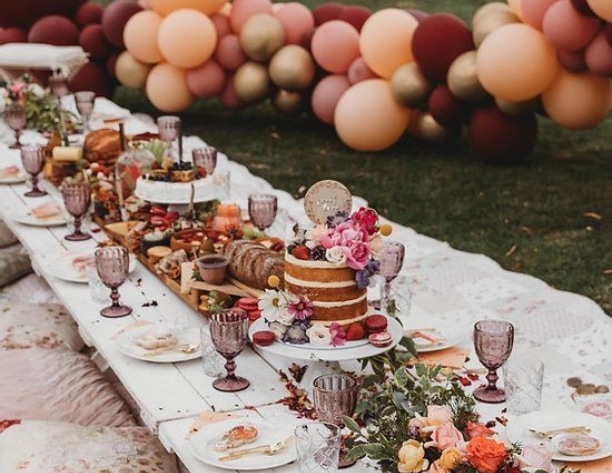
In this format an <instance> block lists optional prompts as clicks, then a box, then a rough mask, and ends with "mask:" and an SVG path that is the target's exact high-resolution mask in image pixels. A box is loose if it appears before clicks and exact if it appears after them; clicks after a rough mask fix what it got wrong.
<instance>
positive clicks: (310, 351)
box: [249, 318, 404, 361]
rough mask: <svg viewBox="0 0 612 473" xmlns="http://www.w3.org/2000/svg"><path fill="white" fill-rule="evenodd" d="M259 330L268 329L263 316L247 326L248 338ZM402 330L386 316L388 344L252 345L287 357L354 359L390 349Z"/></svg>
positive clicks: (278, 343)
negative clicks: (337, 345)
mask: <svg viewBox="0 0 612 473" xmlns="http://www.w3.org/2000/svg"><path fill="white" fill-rule="evenodd" d="M259 330H268V327H267V325H266V322H265V321H264V320H263V318H259V319H257V320H256V321H255V322H254V323H253V324H252V325H251V326H250V327H249V339H250V340H251V341H253V334H254V333H255V332H257V331H259ZM403 330H404V329H403V328H402V326H401V325H400V323H399V322H398V321H397V320H395V319H393V318H388V324H387V331H388V332H389V333H390V334H391V335H392V336H393V341H392V342H391V344H390V345H388V346H386V347H380V348H379V347H375V346H374V345H371V344H370V343H368V342H367V340H359V341H356V342H348V343H347V346H342V347H317V346H313V345H310V344H307V345H291V344H288V343H282V342H278V341H277V342H274V343H273V344H272V345H270V346H267V347H261V346H258V345H254V346H255V348H256V349H258V350H263V351H267V352H270V353H273V354H276V355H279V356H283V357H287V358H296V359H298V360H323V361H342V360H356V359H358V358H369V357H370V356H375V355H379V354H380V353H384V352H386V351H388V350H390V349H391V348H393V347H394V346H395V345H397V344H398V343H399V341H400V340H401V339H402V336H403V333H404V332H403ZM351 343H355V344H356V345H350V344H351Z"/></svg>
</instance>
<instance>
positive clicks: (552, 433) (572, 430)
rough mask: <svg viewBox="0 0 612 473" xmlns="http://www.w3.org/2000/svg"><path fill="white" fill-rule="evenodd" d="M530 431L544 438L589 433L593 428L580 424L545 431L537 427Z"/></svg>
mask: <svg viewBox="0 0 612 473" xmlns="http://www.w3.org/2000/svg"><path fill="white" fill-rule="evenodd" d="M529 432H531V433H532V434H533V435H535V436H536V437H538V438H542V439H549V440H550V439H552V438H553V437H556V436H557V435H559V434H565V433H568V434H588V433H590V432H591V429H589V428H588V427H585V426H583V425H578V426H576V427H564V428H561V429H553V430H546V431H544V432H542V431H539V430H536V429H529Z"/></svg>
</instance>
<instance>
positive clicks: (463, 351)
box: [418, 347, 471, 368]
mask: <svg viewBox="0 0 612 473" xmlns="http://www.w3.org/2000/svg"><path fill="white" fill-rule="evenodd" d="M470 351H471V349H470V348H467V347H450V348H446V349H445V350H439V351H433V352H428V353H419V356H418V361H420V362H422V363H425V364H427V365H442V366H445V367H448V368H463V365H464V363H465V361H466V360H467V357H468V355H469V354H470Z"/></svg>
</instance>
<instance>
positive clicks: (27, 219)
mask: <svg viewBox="0 0 612 473" xmlns="http://www.w3.org/2000/svg"><path fill="white" fill-rule="evenodd" d="M11 218H12V219H13V220H15V221H16V222H19V223H23V224H24V225H30V226H33V227H57V226H61V225H66V223H67V222H68V220H67V219H66V216H65V215H64V214H57V215H52V216H50V217H46V218H39V217H35V216H34V215H32V213H31V210H29V209H22V210H20V211H17V212H15V213H13V214H11Z"/></svg>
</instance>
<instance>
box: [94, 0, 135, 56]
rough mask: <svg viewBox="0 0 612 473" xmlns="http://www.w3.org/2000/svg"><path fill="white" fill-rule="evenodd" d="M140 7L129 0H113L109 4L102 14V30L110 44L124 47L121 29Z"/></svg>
mask: <svg viewBox="0 0 612 473" xmlns="http://www.w3.org/2000/svg"><path fill="white" fill-rule="evenodd" d="M142 10H143V9H142V7H141V6H140V5H139V4H138V3H135V2H131V1H130V0H115V1H114V2H112V3H111V4H109V5H108V6H107V7H106V8H105V9H104V13H103V14H102V31H104V35H105V36H106V39H108V40H109V41H110V42H111V44H112V45H114V46H116V47H118V48H121V49H125V43H124V42H123V30H124V28H125V25H126V23H127V22H128V20H129V19H130V18H131V17H132V16H134V15H135V14H136V13H138V12H141V11H142Z"/></svg>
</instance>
